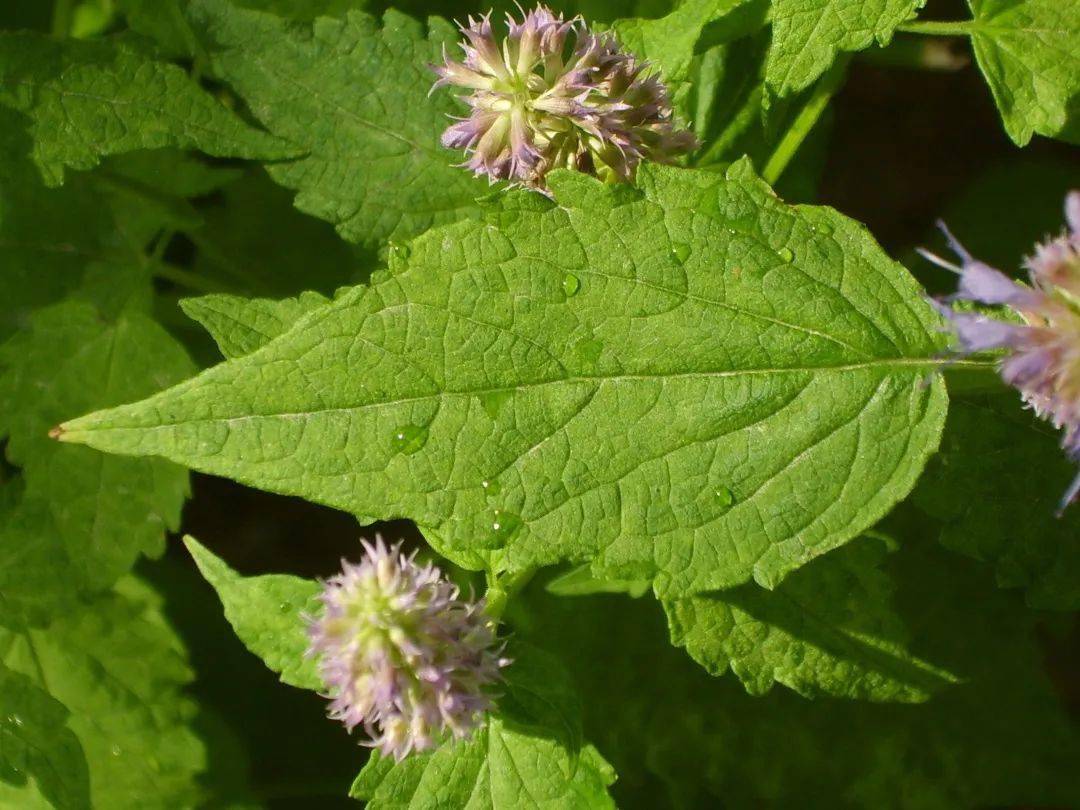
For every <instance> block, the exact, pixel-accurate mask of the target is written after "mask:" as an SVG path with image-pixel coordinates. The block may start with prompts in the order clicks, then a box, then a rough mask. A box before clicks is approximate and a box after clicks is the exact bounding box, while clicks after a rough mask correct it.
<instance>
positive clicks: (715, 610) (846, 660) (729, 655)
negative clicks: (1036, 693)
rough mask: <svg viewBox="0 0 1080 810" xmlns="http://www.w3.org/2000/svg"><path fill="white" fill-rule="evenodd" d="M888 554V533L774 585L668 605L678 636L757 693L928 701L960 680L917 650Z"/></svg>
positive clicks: (715, 669) (718, 670) (706, 662)
mask: <svg viewBox="0 0 1080 810" xmlns="http://www.w3.org/2000/svg"><path fill="white" fill-rule="evenodd" d="M884 555H885V546H884V544H883V543H882V542H881V541H880V540H877V539H871V538H862V539H860V540H859V541H857V542H855V543H851V544H850V545H848V546H846V547H845V548H842V549H839V550H838V551H834V552H833V553H832V554H828V555H826V556H825V557H822V558H821V559H819V560H815V561H814V562H813V563H812V564H810V565H808V566H806V567H804V568H802V569H801V570H799V571H797V572H796V573H794V574H792V575H791V576H790V577H789V578H788V579H787V580H785V581H784V582H783V583H782V584H781V585H780V587H778V588H777V589H776V590H775V591H772V592H769V591H765V590H762V589H761V588H759V587H758V586H757V585H755V584H754V583H750V584H747V585H743V586H742V587H739V588H735V589H733V590H729V591H720V592H718V593H713V594H705V595H702V596H694V597H690V598H687V599H676V600H671V601H669V602H665V604H664V609H665V610H666V611H667V615H668V625H669V628H670V631H671V637H672V640H673V641H674V642H675V643H676V644H679V645H680V646H683V647H686V650H687V652H689V653H690V655H691V656H692V657H693V658H694V659H695V660H696V661H697V662H698V663H700V664H702V665H703V666H704V667H705V668H706V669H707V670H709V672H710V673H712V674H713V675H721V674H723V673H724V672H726V671H727V670H728V669H731V671H732V672H733V673H734V674H735V675H736V676H738V678H739V680H741V681H742V682H743V685H744V686H746V689H747V691H748V692H750V693H751V694H754V695H762V694H765V693H766V692H768V691H769V690H770V689H771V688H772V686H773V683H782V684H784V685H785V686H787V687H789V688H791V689H793V690H795V691H796V692H798V693H799V694H801V695H804V696H806V697H818V696H822V695H832V696H836V697H846V698H854V699H859V700H874V701H899V702H919V701H923V700H926V699H927V698H929V697H930V696H931V695H932V694H933V693H934V692H936V691H938V690H939V689H941V688H942V687H944V686H946V685H948V684H950V683H955V682H956V679H955V678H954V677H952V676H951V675H949V673H947V672H945V671H943V670H941V669H938V668H936V667H933V666H931V665H930V664H928V663H926V662H925V661H922V660H920V659H919V658H918V657H917V656H914V655H912V654H911V652H910V651H909V650H908V642H909V639H908V638H907V637H906V636H907V634H906V632H905V629H904V625H903V622H902V621H901V620H900V617H899V616H898V615H897V614H896V612H895V610H894V608H893V605H892V592H893V585H892V583H891V581H890V580H889V578H888V576H887V574H886V573H885V572H884V571H883V570H881V567H880V566H881V563H882V560H883V558H884Z"/></svg>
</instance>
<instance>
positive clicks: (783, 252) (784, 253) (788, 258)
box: [776, 248, 795, 262]
mask: <svg viewBox="0 0 1080 810" xmlns="http://www.w3.org/2000/svg"><path fill="white" fill-rule="evenodd" d="M776 253H777V255H778V256H780V258H781V259H783V260H784V261H785V262H793V261H795V253H794V252H793V251H792V250H791V248H780V250H778V251H776Z"/></svg>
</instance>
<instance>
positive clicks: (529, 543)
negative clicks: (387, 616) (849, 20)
mask: <svg viewBox="0 0 1080 810" xmlns="http://www.w3.org/2000/svg"><path fill="white" fill-rule="evenodd" d="M642 177H643V190H642V192H641V193H640V194H639V193H636V192H633V191H631V190H628V189H615V190H612V189H610V188H606V187H604V186H602V185H601V184H599V183H596V182H594V181H592V180H590V179H588V178H584V177H582V176H580V175H572V174H569V173H566V174H562V175H560V176H559V177H557V178H556V179H555V180H554V182H553V187H554V189H555V196H556V202H557V203H558V205H551V204H550V203H547V202H546V201H543V200H540V199H538V198H536V197H535V196H530V195H515V196H514V197H513V198H512V199H510V200H508V202H507V203H506V205H505V206H504V207H502V208H493V209H491V212H490V214H489V219H488V221H486V222H485V221H469V222H465V223H460V224H458V225H456V226H453V227H451V228H449V229H446V230H442V231H433V232H431V233H428V234H426V235H425V236H424V237H422V238H421V239H418V240H416V241H415V242H414V244H413V245H412V246H411V251H410V257H409V258H408V259H405V260H402V261H401V263H400V266H399V267H398V268H397V270H396V271H395V272H394V273H392V274H390V275H388V276H385V277H383V278H381V279H379V280H378V281H377V282H376V283H374V284H373V285H372V286H371V287H361V288H355V289H353V290H350V291H348V292H345V293H343V294H341V295H339V296H338V298H337V299H336V300H335V301H334V302H333V303H331V304H329V305H328V306H326V307H324V308H321V309H319V310H316V311H314V312H312V313H310V314H309V315H307V316H305V317H304V318H302V319H301V320H300V322H299V323H297V325H296V326H295V327H294V328H293V329H292V330H290V331H289V332H287V333H286V334H285V335H282V336H281V337H280V338H278V339H276V340H274V341H272V342H271V343H270V344H268V345H267V346H266V347H264V348H263V349H261V350H259V351H257V352H255V353H254V354H252V355H249V356H247V357H245V358H241V359H238V360H235V361H232V362H228V363H225V364H223V365H221V366H218V367H216V368H214V369H211V370H209V371H207V372H205V373H204V374H203V375H201V376H200V377H198V378H196V379H195V380H193V381H190V382H188V383H185V384H182V385H180V386H178V387H177V388H175V389H173V390H172V391H169V392H166V393H164V394H162V395H160V396H158V397H156V398H151V399H149V400H147V401H145V402H143V403H140V404H134V405H131V406H126V407H121V408H118V409H115V410H112V411H106V412H101V413H98V414H94V415H90V416H87V417H84V418H81V419H78V420H74V421H72V422H70V423H67V424H66V425H65V426H64V434H63V436H62V438H63V439H65V440H67V441H76V442H82V443H87V444H91V445H93V446H95V447H99V448H102V449H106V450H109V451H112V452H123V453H133V454H139V455H162V456H165V457H167V458H171V459H173V460H178V461H181V462H182V463H184V464H187V465H189V466H192V467H195V468H197V469H200V470H205V471H208V472H212V473H216V474H220V475H226V476H230V477H233V478H236V479H237V480H240V481H243V482H246V483H250V484H253V485H255V486H261V487H264V488H268V489H271V490H274V491H279V492H285V493H290V494H296V495H302V496H304V497H307V498H309V499H311V500H315V501H319V502H322V503H326V504H329V505H332V506H336V507H338V508H342V509H346V510H349V511H352V512H353V513H355V514H360V515H371V516H373V517H377V518H389V517H397V516H408V517H411V518H413V519H415V520H416V521H417V522H418V523H419V524H420V525H421V526H423V527H425V529H426V530H429V532H430V537H431V538H432V539H433V541H434V542H435V543H436V544H437V545H438V547H439V550H440V551H441V552H442V553H444V554H447V555H449V556H451V557H452V558H454V559H455V560H457V561H459V562H461V563H462V564H465V565H468V566H471V567H480V566H482V565H485V564H488V563H491V564H495V565H497V566H501V567H505V568H517V567H524V566H529V565H536V564H547V563H553V562H556V561H558V560H560V559H577V560H587V559H595V560H596V561H597V567H598V568H599V569H602V570H604V571H605V573H606V574H607V575H609V576H612V577H614V578H624V579H640V578H649V577H654V578H655V585H656V587H657V589H658V591H659V592H660V593H663V594H668V595H673V596H674V595H680V594H687V593H693V592H700V591H705V590H713V589H716V588H722V587H729V586H734V585H737V584H741V583H742V582H745V581H746V580H747V579H749V578H750V577H751V576H753V577H755V578H756V579H757V580H758V581H759V582H762V583H765V584H767V585H775V584H776V583H777V582H778V581H779V580H780V579H781V578H782V577H783V576H784V575H785V574H786V573H787V572H789V571H791V570H793V569H795V568H797V567H798V566H799V565H802V564H803V563H805V562H807V561H809V560H810V559H812V558H813V557H815V556H818V555H819V554H822V553H824V552H825V551H828V550H829V549H832V548H835V547H837V546H839V545H842V544H843V543H844V542H846V541H848V540H850V539H851V538H852V537H853V536H854V535H855V534H857V533H858V531H860V530H861V529H863V528H865V527H867V526H868V525H870V524H871V523H872V522H873V521H874V520H876V519H877V518H878V517H880V516H881V514H883V513H884V512H885V511H886V510H887V509H888V508H889V506H891V505H892V504H893V503H895V502H896V501H897V500H898V499H899V498H901V497H903V495H905V494H906V493H907V491H908V490H909V489H910V487H911V486H912V484H913V483H914V480H915V478H916V477H917V475H918V473H919V472H920V470H921V468H922V465H923V463H924V461H925V458H926V456H927V455H928V454H929V453H930V452H932V451H933V449H934V448H935V446H936V443H937V441H938V437H939V434H940V430H941V423H942V420H943V417H944V411H945V394H944V390H943V386H942V384H941V382H940V381H939V380H932V381H930V382H929V384H926V376H927V373H928V372H929V371H930V370H931V369H933V368H934V367H936V364H937V363H938V362H939V361H937V360H935V359H934V355H935V354H936V353H937V351H938V349H939V346H940V343H939V341H940V336H939V335H938V334H937V326H936V318H935V316H934V314H933V313H932V311H931V310H930V308H929V307H928V306H927V305H926V304H925V302H924V301H923V299H922V296H921V294H920V291H919V289H918V287H917V285H916V284H915V283H914V281H913V280H912V279H911V278H910V276H908V275H907V274H906V273H905V272H904V270H903V269H902V268H901V267H900V266H899V265H896V264H895V263H893V262H891V261H890V260H888V259H887V258H886V257H885V256H884V254H882V253H881V251H880V248H878V247H877V246H876V244H874V243H873V241H872V240H871V239H870V238H869V236H868V235H867V234H866V232H865V230H864V229H863V228H861V226H858V225H857V224H855V223H853V222H851V221H850V220H847V219H845V218H844V217H842V216H840V215H838V214H837V213H836V212H833V211H830V210H828V209H820V208H805V207H795V208H792V207H788V206H785V205H784V204H783V203H782V202H780V201H779V200H777V199H776V198H775V197H774V196H772V194H771V192H770V191H769V189H768V188H767V187H766V186H765V185H764V184H762V183H761V182H760V181H759V180H757V179H756V178H754V177H753V176H752V174H751V173H750V172H749V169H748V168H747V166H746V165H745V164H740V165H739V166H737V167H735V168H733V169H732V170H731V171H730V172H729V175H728V177H727V178H724V177H721V176H718V175H716V174H713V173H709V172H689V171H684V170H675V169H652V170H648V171H645V172H643V175H642ZM684 240H685V241H684ZM568 275H570V276H573V277H574V278H576V279H578V280H579V281H580V292H577V293H576V294H575V295H573V296H570V297H568V296H567V295H566V293H565V291H564V283H565V281H566V277H567V276H568ZM493 485H494V486H493Z"/></svg>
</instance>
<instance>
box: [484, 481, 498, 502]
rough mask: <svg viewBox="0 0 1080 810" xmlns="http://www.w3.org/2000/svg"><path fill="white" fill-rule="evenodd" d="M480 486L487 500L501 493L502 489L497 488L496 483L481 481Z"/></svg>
mask: <svg viewBox="0 0 1080 810" xmlns="http://www.w3.org/2000/svg"><path fill="white" fill-rule="evenodd" d="M480 486H482V487H483V488H484V494H485V495H487V496H488V497H489V498H494V497H495V496H496V495H498V494H499V493H500V492H502V487H501V486H499V482H498V481H481V482H480Z"/></svg>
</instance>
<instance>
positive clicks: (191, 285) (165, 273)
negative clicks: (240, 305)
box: [152, 260, 229, 293]
mask: <svg viewBox="0 0 1080 810" xmlns="http://www.w3.org/2000/svg"><path fill="white" fill-rule="evenodd" d="M152 265H153V272H154V275H155V276H156V277H158V278H161V279H164V280H165V281H171V282H172V283H173V284H179V285H180V286H181V287H186V288H187V289H189V290H192V291H194V292H200V293H220V292H228V291H229V288H228V287H226V286H225V285H224V284H221V283H219V282H216V281H214V280H213V279H209V278H206V277H205V276H200V275H199V274H198V273H192V272H191V271H190V270H184V269H183V268H182V267H177V266H176V265H174V264H168V263H167V262H163V261H160V260H159V261H153V262H152Z"/></svg>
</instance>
